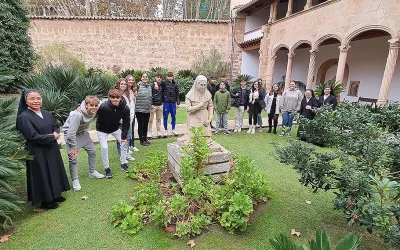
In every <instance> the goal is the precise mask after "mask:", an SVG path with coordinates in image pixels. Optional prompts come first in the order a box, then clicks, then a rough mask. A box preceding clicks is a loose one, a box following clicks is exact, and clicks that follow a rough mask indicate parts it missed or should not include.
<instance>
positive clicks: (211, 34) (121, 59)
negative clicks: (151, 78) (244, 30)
mask: <svg viewBox="0 0 400 250" xmlns="http://www.w3.org/2000/svg"><path fill="white" fill-rule="evenodd" d="M29 34H30V36H31V38H32V40H33V45H34V47H35V48H41V47H43V46H47V45H51V44H53V43H59V44H64V45H66V46H67V49H68V50H69V51H70V52H72V53H73V54H75V55H76V56H78V57H79V58H80V59H81V60H82V61H84V62H85V64H86V66H87V67H96V68H101V69H104V70H110V71H115V70H116V69H128V68H130V69H144V70H146V69H150V68H151V67H166V68H168V69H171V70H174V71H175V70H180V69H188V68H190V67H191V65H192V63H193V62H194V60H195V58H196V56H197V55H199V54H200V52H201V51H203V52H204V53H207V52H208V51H210V50H211V49H212V48H213V47H215V48H217V49H218V50H220V51H221V52H222V53H223V54H224V55H225V59H226V61H229V62H230V60H231V52H232V41H231V34H232V29H231V24H230V23H227V22H187V21H186V22H183V21H165V20H162V21H157V20H97V19H95V20H84V19H43V18H31V28H30V30H29ZM240 52H241V51H240V49H238V47H237V48H236V49H235V56H234V58H235V62H234V74H233V75H234V76H235V75H236V74H237V73H238V72H239V66H238V60H240V59H239V58H240Z"/></svg>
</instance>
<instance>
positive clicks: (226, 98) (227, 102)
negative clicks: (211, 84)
mask: <svg viewBox="0 0 400 250" xmlns="http://www.w3.org/2000/svg"><path fill="white" fill-rule="evenodd" d="M230 108H231V94H230V93H229V91H227V90H219V91H217V93H215V96H214V109H215V110H216V112H217V113H218V114H225V113H226V111H227V110H229V109H230Z"/></svg>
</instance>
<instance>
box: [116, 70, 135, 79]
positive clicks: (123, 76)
mask: <svg viewBox="0 0 400 250" xmlns="http://www.w3.org/2000/svg"><path fill="white" fill-rule="evenodd" d="M134 74H135V70H133V69H126V70H123V71H122V72H121V73H119V74H118V78H125V77H126V76H127V75H132V76H133V75H134Z"/></svg>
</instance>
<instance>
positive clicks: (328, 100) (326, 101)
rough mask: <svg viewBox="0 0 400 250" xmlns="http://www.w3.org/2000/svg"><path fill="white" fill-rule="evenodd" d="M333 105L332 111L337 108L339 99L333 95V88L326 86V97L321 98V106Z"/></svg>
mask: <svg viewBox="0 0 400 250" xmlns="http://www.w3.org/2000/svg"><path fill="white" fill-rule="evenodd" d="M323 105H332V109H335V108H336V105H337V99H336V96H335V95H334V94H333V89H332V87H331V86H326V87H325V89H324V95H322V96H320V97H319V106H320V107H321V106H323Z"/></svg>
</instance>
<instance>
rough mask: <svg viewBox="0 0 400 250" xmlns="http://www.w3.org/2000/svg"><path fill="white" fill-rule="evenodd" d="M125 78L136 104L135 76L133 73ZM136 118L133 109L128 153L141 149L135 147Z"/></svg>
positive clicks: (130, 94)
mask: <svg viewBox="0 0 400 250" xmlns="http://www.w3.org/2000/svg"><path fill="white" fill-rule="evenodd" d="M125 80H126V82H127V83H128V89H129V96H131V97H133V99H134V105H136V95H137V86H136V81H135V78H134V77H133V76H132V75H127V76H126V77H125ZM134 110H135V109H134ZM130 111H131V110H130ZM131 112H132V111H131ZM135 118H136V117H135V111H133V118H132V117H131V120H132V119H133V120H132V122H131V126H130V129H132V136H131V137H129V140H128V146H129V152H128V154H131V153H132V151H134V152H138V151H139V149H138V148H137V147H135V120H136V119H135Z"/></svg>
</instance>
